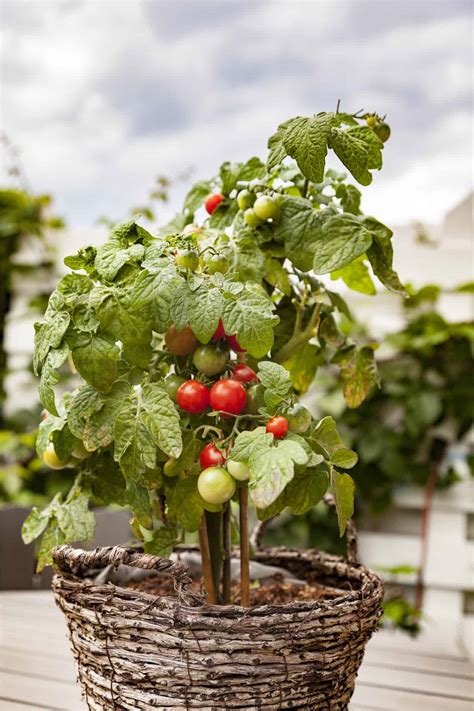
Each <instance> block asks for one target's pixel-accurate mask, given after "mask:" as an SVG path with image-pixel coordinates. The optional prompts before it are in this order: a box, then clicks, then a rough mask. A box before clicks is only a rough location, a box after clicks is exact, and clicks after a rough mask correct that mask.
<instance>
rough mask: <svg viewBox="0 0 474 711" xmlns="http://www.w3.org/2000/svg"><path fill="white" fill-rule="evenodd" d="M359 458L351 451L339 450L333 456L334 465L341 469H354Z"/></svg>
mask: <svg viewBox="0 0 474 711" xmlns="http://www.w3.org/2000/svg"><path fill="white" fill-rule="evenodd" d="M358 459H359V458H358V456H357V454H356V453H355V452H353V451H352V450H351V449H338V450H337V451H336V452H334V454H333V455H332V463H333V464H334V465H335V466H336V467H341V469H352V467H355V465H356V464H357V461H358Z"/></svg>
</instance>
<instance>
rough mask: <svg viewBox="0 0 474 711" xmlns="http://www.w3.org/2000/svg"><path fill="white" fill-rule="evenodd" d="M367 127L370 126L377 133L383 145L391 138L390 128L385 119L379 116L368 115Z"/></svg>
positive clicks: (366, 118)
mask: <svg viewBox="0 0 474 711" xmlns="http://www.w3.org/2000/svg"><path fill="white" fill-rule="evenodd" d="M365 120H366V122H367V126H370V128H371V129H372V131H373V132H374V133H375V135H376V136H377V138H380V140H381V141H382V143H385V142H386V141H388V139H389V138H390V133H391V131H390V126H389V125H388V123H386V121H384V120H383V118H380V116H377V114H367V116H366V117H365Z"/></svg>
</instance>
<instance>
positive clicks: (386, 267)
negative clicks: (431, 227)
mask: <svg viewBox="0 0 474 711" xmlns="http://www.w3.org/2000/svg"><path fill="white" fill-rule="evenodd" d="M363 222H364V225H365V227H366V228H367V229H368V230H369V232H370V233H371V234H372V237H373V240H372V245H371V246H370V248H369V249H368V250H367V257H368V258H369V262H370V264H371V265H372V269H373V270H374V274H375V276H377V277H378V278H379V279H380V281H381V282H382V284H383V285H384V286H385V287H387V289H389V290H390V291H394V292H395V293H396V294H401V295H402V296H408V293H407V291H406V289H405V287H404V286H403V284H402V283H401V281H400V279H399V278H398V274H397V272H396V271H395V270H394V269H393V267H392V264H393V247H392V235H393V232H392V230H390V229H389V228H388V227H387V226H386V225H384V224H382V223H381V222H379V221H378V220H375V219H374V218H373V217H366V218H365V219H364V221H363Z"/></svg>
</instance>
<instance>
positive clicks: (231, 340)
mask: <svg viewBox="0 0 474 711" xmlns="http://www.w3.org/2000/svg"><path fill="white" fill-rule="evenodd" d="M227 343H228V344H229V348H230V349H231V350H232V351H234V353H245V348H241V347H240V344H239V342H238V340H237V338H236V336H227Z"/></svg>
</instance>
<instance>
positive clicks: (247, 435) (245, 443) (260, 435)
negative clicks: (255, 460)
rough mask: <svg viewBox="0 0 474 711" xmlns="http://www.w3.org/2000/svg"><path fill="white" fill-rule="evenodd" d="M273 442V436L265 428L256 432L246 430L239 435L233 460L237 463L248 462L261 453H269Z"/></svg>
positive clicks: (260, 428) (233, 452) (234, 448)
mask: <svg viewBox="0 0 474 711" xmlns="http://www.w3.org/2000/svg"><path fill="white" fill-rule="evenodd" d="M272 441H273V435H271V434H269V433H268V432H266V431H265V427H257V428H256V429H254V430H244V432H240V434H238V435H237V437H236V439H235V442H234V446H233V448H232V452H231V458H232V459H234V460H235V461H236V462H247V461H248V460H249V459H250V457H252V456H253V455H257V454H258V453H259V452H260V451H267V450H268V448H269V447H270V445H271V443H272Z"/></svg>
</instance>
